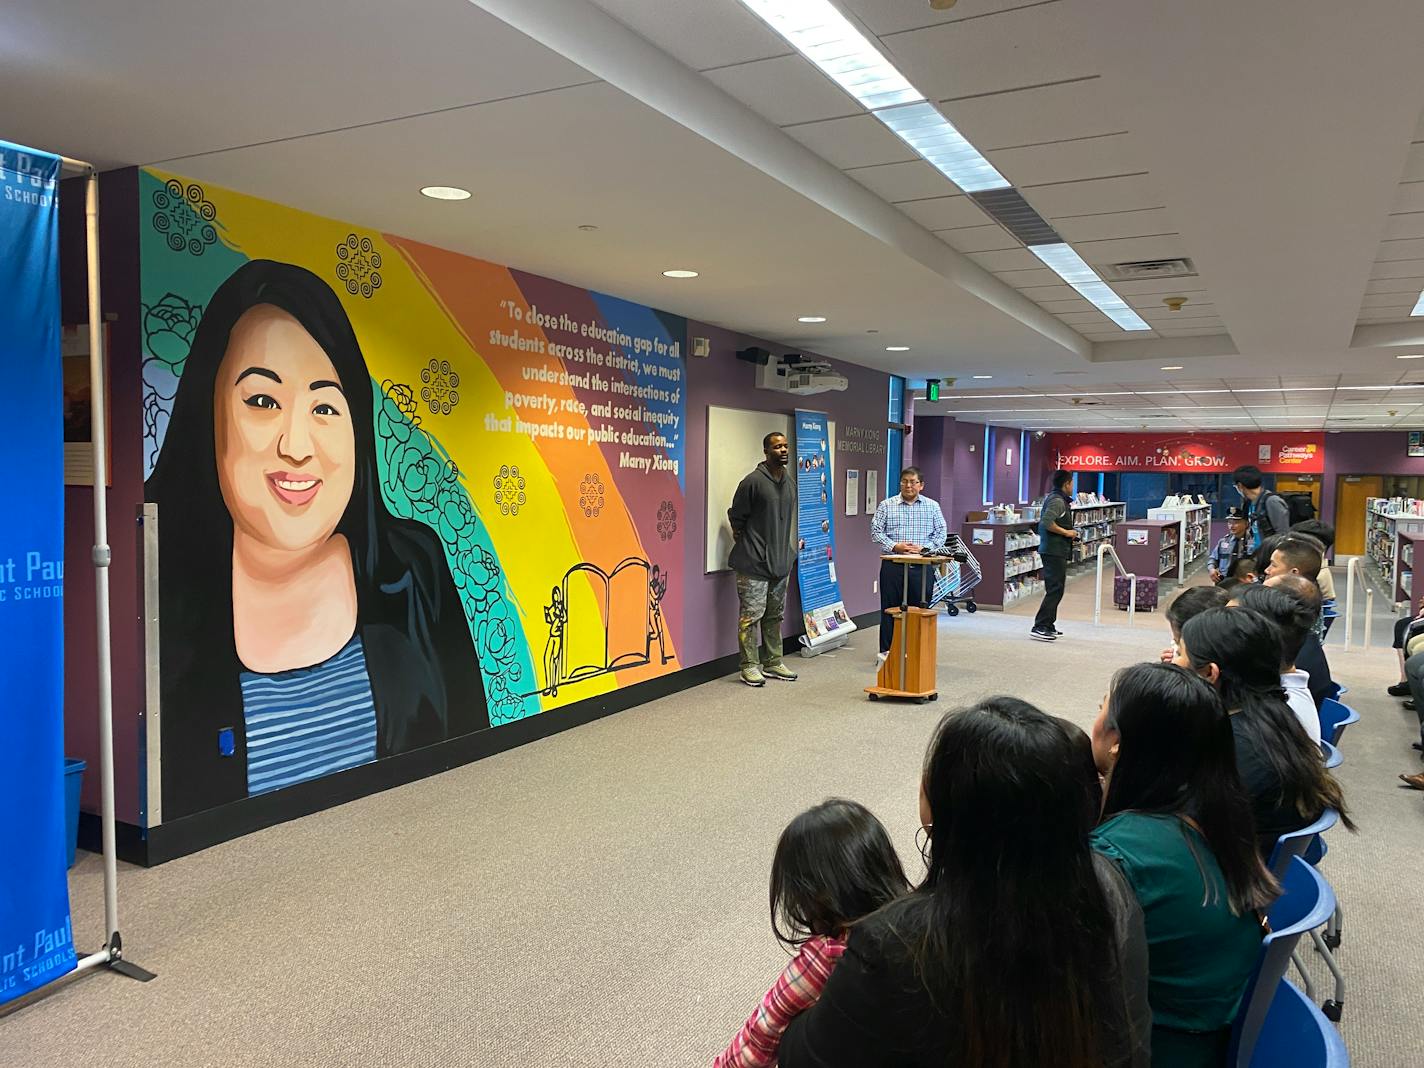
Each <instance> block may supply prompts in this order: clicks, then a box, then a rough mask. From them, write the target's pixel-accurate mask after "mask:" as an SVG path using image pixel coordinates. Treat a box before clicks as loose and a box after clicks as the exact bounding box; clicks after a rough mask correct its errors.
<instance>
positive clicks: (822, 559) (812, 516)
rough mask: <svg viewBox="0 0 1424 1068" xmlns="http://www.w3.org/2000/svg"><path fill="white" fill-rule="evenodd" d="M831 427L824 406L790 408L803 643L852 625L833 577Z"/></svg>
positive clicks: (825, 638)
mask: <svg viewBox="0 0 1424 1068" xmlns="http://www.w3.org/2000/svg"><path fill="white" fill-rule="evenodd" d="M830 439H831V433H830V425H829V423H828V421H827V419H826V414H825V413H824V412H803V411H799V410H798V411H797V413H796V490H797V516H796V536H797V542H796V579H797V582H798V584H799V588H800V590H801V616H802V622H803V623H804V624H805V626H806V638H805V642H806V644H807V645H809V646H811V647H812V648H815V647H816V646H818V645H824V644H825V643H826V642H828V641H830V640H831V639H833V638H839V637H844V636H845V635H847V634H849V633H850V632H851V631H853V630H855V624H854V623H853V622H851V618H850V614H849V613H847V612H846V610H845V605H844V604H843V603H841V585H840V582H839V581H838V580H837V579H836V528H835V514H836V512H835V485H834V482H833V480H832V478H831V440H830Z"/></svg>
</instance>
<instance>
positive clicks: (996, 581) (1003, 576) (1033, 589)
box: [960, 519, 1043, 610]
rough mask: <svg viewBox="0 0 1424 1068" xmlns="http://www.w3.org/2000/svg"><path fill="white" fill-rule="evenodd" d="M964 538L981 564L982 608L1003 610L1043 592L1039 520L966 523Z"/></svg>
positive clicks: (978, 595)
mask: <svg viewBox="0 0 1424 1068" xmlns="http://www.w3.org/2000/svg"><path fill="white" fill-rule="evenodd" d="M960 537H962V538H963V539H964V544H965V545H967V546H968V547H969V551H970V552H971V553H973V554H974V557H975V559H976V560H978V561H979V570H980V573H981V578H980V580H979V585H978V586H977V587H976V588H975V591H974V601H975V603H976V604H978V605H979V607H980V608H989V609H1000V610H1002V609H1004V608H1007V607H1009V605H1011V604H1014V603H1016V602H1018V601H1021V600H1023V599H1024V598H1025V597H1031V596H1033V595H1034V594H1036V593H1042V592H1043V557H1041V556H1039V554H1038V520H1037V519H1020V520H1014V521H1009V522H1006V521H1004V520H994V519H980V520H976V521H974V522H966V523H965V524H964V526H963V528H962V530H961V533H960Z"/></svg>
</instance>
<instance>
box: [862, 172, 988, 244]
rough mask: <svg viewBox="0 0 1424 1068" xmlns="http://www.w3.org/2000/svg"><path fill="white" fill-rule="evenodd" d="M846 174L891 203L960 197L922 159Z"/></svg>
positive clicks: (941, 176)
mask: <svg viewBox="0 0 1424 1068" xmlns="http://www.w3.org/2000/svg"><path fill="white" fill-rule="evenodd" d="M846 173H847V174H849V175H850V176H851V177H852V178H854V179H855V180H856V181H857V182H859V183H860V184H861V185H863V186H865V188H867V189H869V190H870V191H871V192H872V193H875V194H876V195H877V196H879V197H881V198H883V199H885V200H888V201H891V202H893V201H896V200H923V199H925V198H927V197H943V196H958V195H959V187H958V186H956V185H955V184H954V183H953V182H951V181H950V180H949V179H948V178H946V177H945V176H944V175H942V174H940V173H939V171H937V170H935V169H934V168H933V167H931V166H930V165H929V164H928V163H926V162H925V161H924V160H921V159H917V160H911V161H910V162H908V163H889V164H885V165H884V166H880V167H855V168H853V169H851V170H848V171H846ZM994 229H996V230H998V231H999V239H1000V241H1003V240H1005V239H1008V240H1009V241H1013V239H1012V238H1009V237H1008V235H1007V234H1006V233H1005V232H1004V231H1003V230H1002V229H999V227H998V226H995V227H994ZM1015 243H1016V242H1015ZM999 247H1001V248H1002V247H1007V246H1003V245H1000V246H999Z"/></svg>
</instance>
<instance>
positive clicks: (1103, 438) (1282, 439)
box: [1049, 433, 1325, 475]
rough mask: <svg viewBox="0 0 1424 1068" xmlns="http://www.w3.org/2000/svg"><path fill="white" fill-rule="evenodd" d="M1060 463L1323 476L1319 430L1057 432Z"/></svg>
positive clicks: (1084, 467)
mask: <svg viewBox="0 0 1424 1068" xmlns="http://www.w3.org/2000/svg"><path fill="white" fill-rule="evenodd" d="M1049 443H1050V444H1051V445H1052V447H1053V451H1054V453H1055V454H1056V456H1057V460H1056V464H1057V466H1058V467H1062V468H1065V469H1067V470H1069V471H1194V472H1199V473H1201V472H1210V471H1215V472H1217V473H1221V474H1230V473H1231V472H1232V471H1234V470H1235V469H1236V468H1238V467H1241V466H1243V465H1244V464H1254V465H1255V466H1256V467H1259V468H1260V469H1261V470H1262V471H1273V472H1275V473H1277V474H1289V473H1292V472H1295V473H1300V474H1317V475H1318V474H1323V473H1324V471H1325V441H1324V438H1323V437H1322V436H1321V435H1318V434H1191V433H1189V434H1054V435H1053V436H1052V437H1051V438H1050V439H1049Z"/></svg>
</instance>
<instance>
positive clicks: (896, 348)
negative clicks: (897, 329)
mask: <svg viewBox="0 0 1424 1068" xmlns="http://www.w3.org/2000/svg"><path fill="white" fill-rule="evenodd" d="M885 351H886V352H909V351H910V346H909V345H886V346H885Z"/></svg>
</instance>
